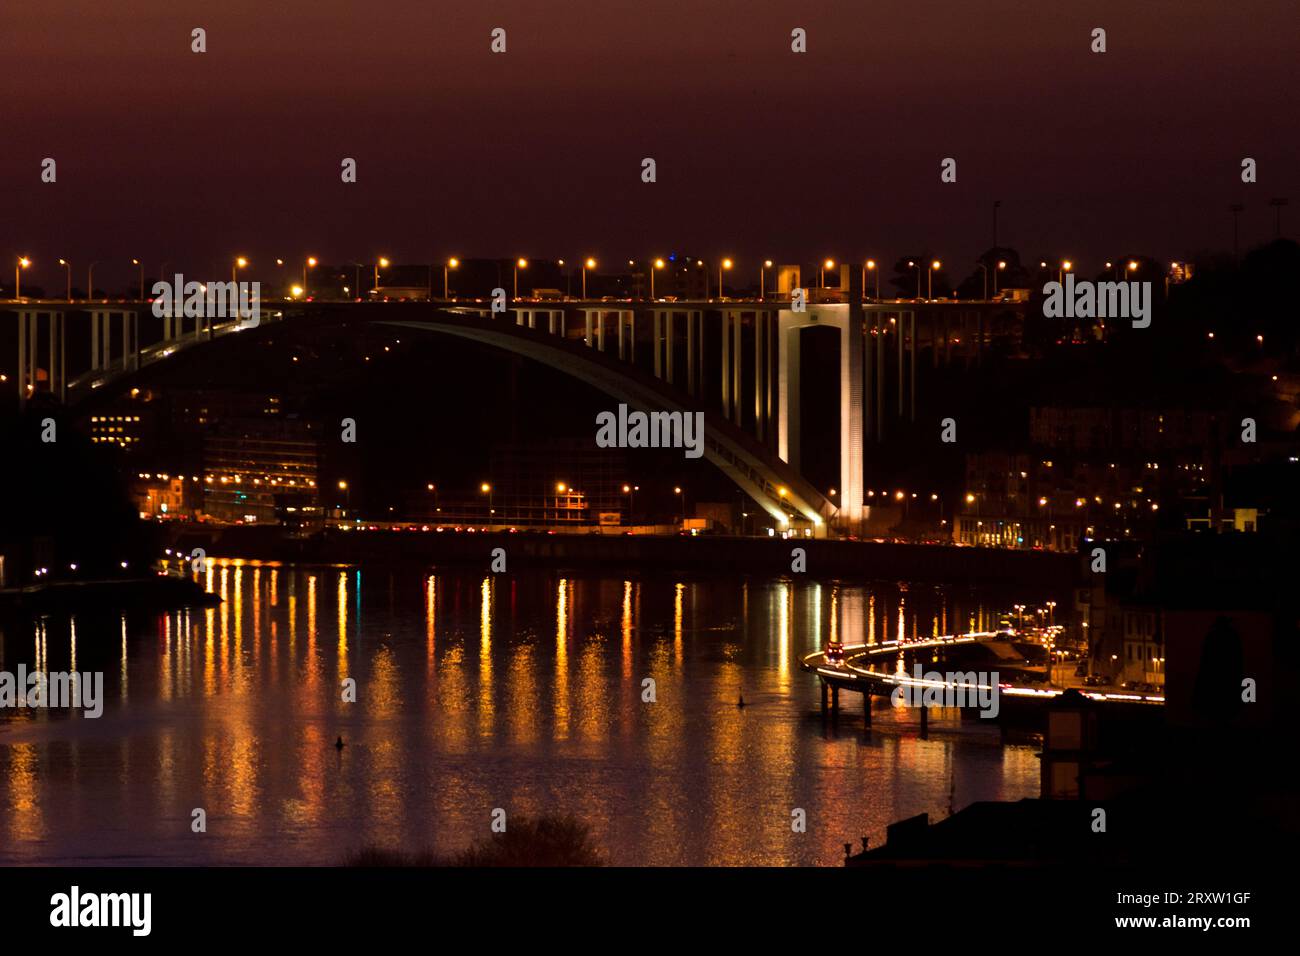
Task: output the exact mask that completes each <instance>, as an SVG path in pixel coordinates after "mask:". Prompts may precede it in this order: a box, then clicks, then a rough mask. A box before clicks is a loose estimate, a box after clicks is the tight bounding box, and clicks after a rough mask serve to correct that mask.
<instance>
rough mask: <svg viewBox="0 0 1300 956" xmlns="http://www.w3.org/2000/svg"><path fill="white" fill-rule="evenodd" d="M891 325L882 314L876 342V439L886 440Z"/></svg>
mask: <svg viewBox="0 0 1300 956" xmlns="http://www.w3.org/2000/svg"><path fill="white" fill-rule="evenodd" d="M888 328H889V326H888V325H887V324H886V322H885V315H884V313H881V314H880V336H879V338H878V340H877V342H876V441H878V442H879V441H884V440H885V348H886V342H887V341H888V340H887V339H886V338H885V333H886V331H887V330H888Z"/></svg>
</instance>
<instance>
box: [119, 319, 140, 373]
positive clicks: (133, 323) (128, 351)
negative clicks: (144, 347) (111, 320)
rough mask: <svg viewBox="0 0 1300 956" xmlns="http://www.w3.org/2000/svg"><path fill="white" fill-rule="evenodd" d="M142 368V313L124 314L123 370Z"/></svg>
mask: <svg viewBox="0 0 1300 956" xmlns="http://www.w3.org/2000/svg"><path fill="white" fill-rule="evenodd" d="M139 367H140V313H138V312H123V313H122V368H123V369H124V370H127V371H135V370H136V369H138V368H139Z"/></svg>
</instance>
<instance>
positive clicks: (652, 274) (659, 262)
mask: <svg viewBox="0 0 1300 956" xmlns="http://www.w3.org/2000/svg"><path fill="white" fill-rule="evenodd" d="M667 264H668V263H666V262H664V261H663V260H662V259H656V260H655V261H654V262H652V263H651V264H650V266H651V268H650V301H651V302H653V301H654V300H655V270H656V269H662V268H664V267H665V266H666V265H667Z"/></svg>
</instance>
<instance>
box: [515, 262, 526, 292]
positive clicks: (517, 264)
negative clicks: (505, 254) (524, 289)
mask: <svg viewBox="0 0 1300 956" xmlns="http://www.w3.org/2000/svg"><path fill="white" fill-rule="evenodd" d="M527 268H528V260H527V259H524V258H523V257H520V258H518V259H516V260H515V294H514V298H516V299H517V298H519V270H520V269H527Z"/></svg>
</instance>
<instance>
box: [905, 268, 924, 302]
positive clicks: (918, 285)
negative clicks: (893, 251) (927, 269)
mask: <svg viewBox="0 0 1300 956" xmlns="http://www.w3.org/2000/svg"><path fill="white" fill-rule="evenodd" d="M907 267H908V268H909V269H915V270H916V297H917V298H918V299H919V298H921V266H920V264H919V263H917V262H916V261H915V260H914V259H908V260H907Z"/></svg>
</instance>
